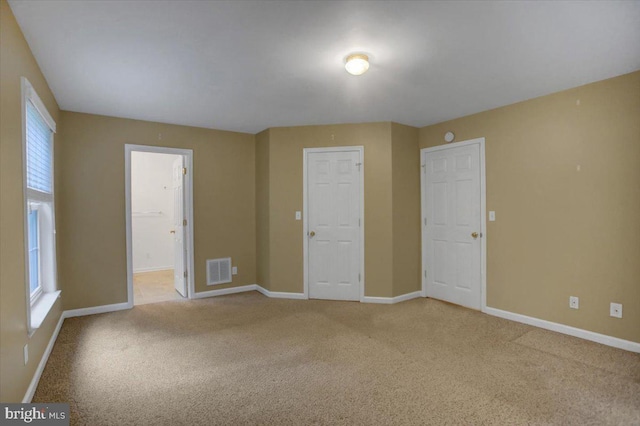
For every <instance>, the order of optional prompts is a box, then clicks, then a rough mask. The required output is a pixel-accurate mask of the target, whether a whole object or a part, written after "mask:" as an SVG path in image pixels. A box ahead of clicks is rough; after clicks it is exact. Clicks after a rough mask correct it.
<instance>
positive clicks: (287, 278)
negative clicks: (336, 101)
mask: <svg viewBox="0 0 640 426" xmlns="http://www.w3.org/2000/svg"><path fill="white" fill-rule="evenodd" d="M352 145H362V146H364V192H365V194H364V196H365V217H364V218H365V280H366V285H365V294H366V295H367V296H385V297H390V296H392V293H393V289H392V279H393V277H392V255H393V253H392V244H391V241H392V238H391V236H392V222H391V214H392V207H391V124H390V123H372V124H344V125H332V126H302V127H286V128H284V127H280V128H272V129H269V148H270V149H269V205H270V209H269V214H270V216H269V218H268V221H269V225H270V229H269V235H270V243H269V246H270V262H269V263H270V279H271V282H270V290H272V291H283V292H294V293H302V292H303V287H304V285H303V269H304V268H303V248H302V247H303V246H302V244H303V239H302V221H296V220H295V212H296V211H302V204H303V202H302V194H303V188H302V183H303V179H302V153H303V149H304V148H315V147H331V146H352ZM263 214H265V213H264V212H261V211H258V215H259V216H260V215H263ZM261 220H264V219H263V218H260V217H259V218H258V222H260V221H261Z"/></svg>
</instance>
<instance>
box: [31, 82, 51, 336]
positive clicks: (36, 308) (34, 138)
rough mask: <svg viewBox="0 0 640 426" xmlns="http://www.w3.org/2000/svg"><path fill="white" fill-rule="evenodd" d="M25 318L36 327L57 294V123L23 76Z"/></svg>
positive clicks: (32, 326) (32, 327) (33, 328)
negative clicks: (55, 216)
mask: <svg viewBox="0 0 640 426" xmlns="http://www.w3.org/2000/svg"><path fill="white" fill-rule="evenodd" d="M22 93H23V117H24V120H23V123H24V138H23V144H24V153H23V154H24V194H25V204H26V205H25V255H26V278H27V280H26V281H27V283H26V289H27V321H28V324H29V331H30V332H32V331H33V330H35V329H37V328H38V327H39V326H40V324H41V323H42V321H43V320H44V318H45V317H46V315H47V313H48V312H49V310H50V309H51V307H52V306H53V304H54V302H55V300H56V299H57V297H58V295H59V293H60V292H59V291H56V252H55V247H56V244H55V218H54V190H53V188H54V185H53V135H54V133H55V129H56V124H55V122H54V121H53V119H52V118H51V116H50V115H49V113H48V112H47V109H46V108H45V107H44V104H43V103H42V101H41V100H40V98H39V97H38V95H37V94H36V92H35V91H34V90H33V87H32V86H31V84H30V83H29V81H28V80H27V79H25V78H23V79H22Z"/></svg>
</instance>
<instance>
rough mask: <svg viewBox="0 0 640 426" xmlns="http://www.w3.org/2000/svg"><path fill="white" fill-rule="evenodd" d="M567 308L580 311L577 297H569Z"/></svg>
mask: <svg viewBox="0 0 640 426" xmlns="http://www.w3.org/2000/svg"><path fill="white" fill-rule="evenodd" d="M569 307H570V308H571V309H580V299H578V297H577V296H569Z"/></svg>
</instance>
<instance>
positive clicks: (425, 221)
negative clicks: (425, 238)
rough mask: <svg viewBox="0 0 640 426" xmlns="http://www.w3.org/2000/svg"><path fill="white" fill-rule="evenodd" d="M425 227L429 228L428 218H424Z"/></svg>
mask: <svg viewBox="0 0 640 426" xmlns="http://www.w3.org/2000/svg"><path fill="white" fill-rule="evenodd" d="M424 226H427V218H426V217H425V218H424Z"/></svg>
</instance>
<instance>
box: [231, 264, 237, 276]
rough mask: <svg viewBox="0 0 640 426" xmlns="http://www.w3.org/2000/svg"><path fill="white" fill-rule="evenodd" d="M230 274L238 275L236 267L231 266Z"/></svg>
mask: <svg viewBox="0 0 640 426" xmlns="http://www.w3.org/2000/svg"><path fill="white" fill-rule="evenodd" d="M231 275H238V267H237V266H234V267H233V268H231Z"/></svg>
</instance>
